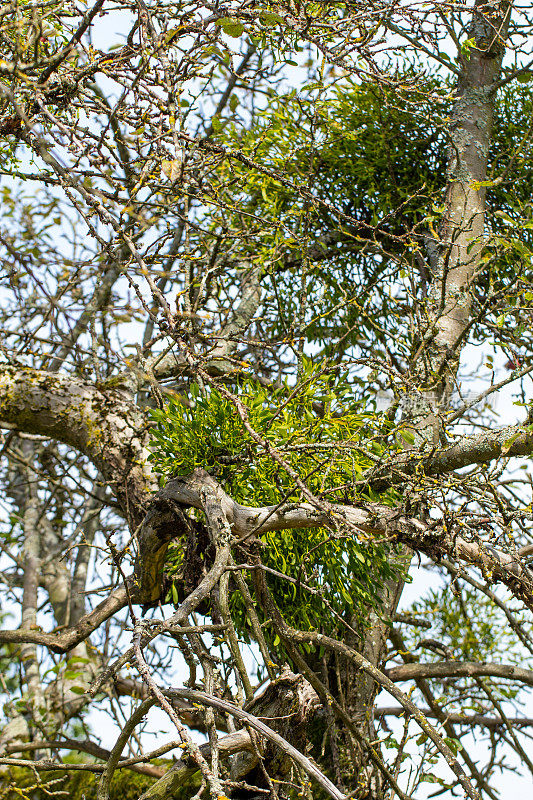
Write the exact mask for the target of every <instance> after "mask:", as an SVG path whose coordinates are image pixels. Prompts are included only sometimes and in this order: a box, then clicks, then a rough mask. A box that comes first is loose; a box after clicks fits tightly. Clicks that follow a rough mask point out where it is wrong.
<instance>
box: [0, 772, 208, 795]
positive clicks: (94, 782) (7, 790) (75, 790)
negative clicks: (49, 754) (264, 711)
mask: <svg viewBox="0 0 533 800" xmlns="http://www.w3.org/2000/svg"><path fill="white" fill-rule="evenodd" d="M98 777H99V776H98V775H94V774H92V773H90V772H85V771H83V772H82V771H79V772H78V771H76V772H70V773H68V772H67V773H65V772H63V771H61V772H59V771H53V772H41V773H39V776H38V778H36V775H35V773H34V772H33V771H30V770H26V769H21V768H18V767H15V768H11V769H10V770H9V772H7V773H5V774H3V775H2V777H1V778H0V790H2V797H3V798H4V800H30V798H31V800H49V798H50V797H53V796H55V795H54V793H55V792H67V793H68V797H69V798H70V800H96V797H97V786H98ZM153 782H154V779H153V778H150V777H148V776H147V775H140V774H139V773H136V772H132V771H131V770H127V769H124V770H117V771H116V772H115V774H114V775H113V779H112V781H111V791H110V795H109V796H110V800H137V798H138V797H140V796H141V794H143V793H144V792H145V791H146V790H147V789H148V788H149V787H150V786H151V785H152V784H153ZM197 789H198V781H195V780H194V779H191V780H189V781H187V782H186V783H184V785H183V786H181V787H180V789H179V790H178V791H176V792H175V793H174V794H173V795H172V797H173V800H187V798H189V797H192V796H193V795H194V793H195V791H196V790H197ZM57 796H58V797H62V796H63V795H62V794H58V795H57ZM65 796H66V795H65Z"/></svg>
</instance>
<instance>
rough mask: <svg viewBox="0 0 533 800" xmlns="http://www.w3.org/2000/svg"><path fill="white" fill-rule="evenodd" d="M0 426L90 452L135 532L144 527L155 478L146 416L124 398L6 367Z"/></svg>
mask: <svg viewBox="0 0 533 800" xmlns="http://www.w3.org/2000/svg"><path fill="white" fill-rule="evenodd" d="M0 421H1V422H3V423H4V424H5V425H7V426H8V427H14V428H16V429H17V430H21V431H25V432H27V433H37V434H40V435H42V436H47V437H50V438H51V439H55V440H56V441H59V442H64V443H65V444H67V445H70V446H71V447H74V448H75V449H76V450H79V451H80V452H82V453H85V455H86V456H87V457H88V458H89V459H90V460H91V461H92V462H93V464H95V466H97V467H98V469H99V470H100V471H101V472H102V474H103V475H104V477H105V479H106V480H107V481H108V482H109V484H110V485H111V487H112V488H113V491H114V493H115V495H116V496H117V498H118V500H119V503H120V505H121V507H122V509H123V510H124V513H125V514H126V517H127V519H128V522H129V524H130V527H133V528H136V527H137V526H138V525H139V523H140V522H141V520H142V518H143V516H144V506H145V503H146V498H147V490H149V489H153V488H155V479H154V476H153V474H152V472H151V470H150V467H149V464H150V462H149V461H148V459H147V455H148V451H147V433H146V422H145V419H144V416H143V414H142V412H141V411H140V409H138V408H137V406H136V405H135V404H134V403H132V402H131V401H130V400H128V399H127V397H126V396H125V394H124V393H122V392H120V391H114V390H112V389H110V388H109V389H108V388H106V387H105V386H95V385H93V384H90V383H85V382H84V381H82V380H80V379H78V378H75V377H73V376H70V375H64V374H63V375H62V374H51V373H49V372H46V371H44V370H36V369H31V368H29V367H11V366H6V367H3V369H2V370H1V371H0ZM1 422H0V424H1Z"/></svg>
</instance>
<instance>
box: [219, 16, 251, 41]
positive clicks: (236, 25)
mask: <svg viewBox="0 0 533 800" xmlns="http://www.w3.org/2000/svg"><path fill="white" fill-rule="evenodd" d="M215 24H216V25H218V26H219V27H220V28H222V30H223V31H224V33H225V34H226V35H227V36H231V37H233V38H234V39H238V38H239V36H242V34H243V33H244V25H243V24H242V22H239V20H238V19H234V18H233V17H221V19H217V21H216V23H215Z"/></svg>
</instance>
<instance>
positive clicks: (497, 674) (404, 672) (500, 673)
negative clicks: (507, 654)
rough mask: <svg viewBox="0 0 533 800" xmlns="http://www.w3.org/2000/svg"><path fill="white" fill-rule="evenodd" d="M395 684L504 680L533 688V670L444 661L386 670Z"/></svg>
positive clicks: (509, 665)
mask: <svg viewBox="0 0 533 800" xmlns="http://www.w3.org/2000/svg"><path fill="white" fill-rule="evenodd" d="M385 674H386V675H387V677H388V678H390V680H391V681H393V682H394V683H399V682H401V681H412V680H416V679H417V678H435V679H439V678H480V677H490V678H503V679H505V680H509V681H520V682H521V683H523V684H525V685H526V686H533V670H529V669H523V668H522V667H515V666H513V665H512V664H476V663H475V662H468V661H466V662H457V661H442V662H439V663H436V664H402V665H401V666H399V667H391V669H388V670H385Z"/></svg>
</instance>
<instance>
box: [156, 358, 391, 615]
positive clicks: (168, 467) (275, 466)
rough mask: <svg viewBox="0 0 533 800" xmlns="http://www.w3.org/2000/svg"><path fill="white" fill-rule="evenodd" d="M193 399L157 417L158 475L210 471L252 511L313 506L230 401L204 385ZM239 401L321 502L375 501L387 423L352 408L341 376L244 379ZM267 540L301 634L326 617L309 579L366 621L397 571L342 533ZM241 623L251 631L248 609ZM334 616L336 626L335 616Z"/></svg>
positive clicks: (382, 551)
mask: <svg viewBox="0 0 533 800" xmlns="http://www.w3.org/2000/svg"><path fill="white" fill-rule="evenodd" d="M190 396H191V397H192V398H193V403H192V405H191V406H190V407H185V406H184V405H182V404H181V403H180V402H179V401H178V400H176V401H172V402H170V403H169V404H168V406H167V407H166V408H165V409H164V410H156V411H153V412H152V413H153V417H154V420H155V422H156V425H155V427H154V429H153V431H152V447H153V452H152V456H151V457H152V461H153V463H154V466H155V468H156V469H157V470H158V471H159V472H161V473H162V474H163V475H166V476H171V475H174V476H176V475H186V474H189V473H191V472H192V471H193V470H194V469H195V468H197V467H202V468H204V469H206V470H208V471H210V472H211V473H212V474H214V475H216V476H217V478H218V480H220V481H221V482H222V484H223V485H224V488H225V489H226V491H227V492H228V493H229V494H230V495H231V496H232V497H233V498H234V499H235V500H237V501H238V502H240V503H242V504H243V505H247V506H264V505H275V504H277V503H280V502H299V501H302V500H303V499H305V498H304V497H303V496H302V492H301V490H300V489H299V488H298V487H297V486H296V485H295V483H294V480H293V478H292V477H291V476H290V475H289V473H288V472H287V470H285V469H284V467H283V466H282V465H280V464H279V463H277V462H276V461H275V460H274V459H273V458H272V456H271V455H270V454H268V453H267V452H266V450H265V448H264V447H263V446H262V445H258V444H257V443H256V442H254V440H253V438H252V437H251V436H250V434H249V433H248V432H247V431H246V430H245V428H244V427H243V424H242V421H241V418H240V416H239V414H238V413H237V409H236V408H235V406H234V404H233V403H232V402H231V400H229V399H227V398H226V397H224V396H223V395H222V394H221V393H220V392H218V391H217V390H215V389H206V390H205V391H204V393H202V392H200V389H199V388H198V387H197V386H192V387H191V392H190ZM238 399H239V402H240V403H242V404H243V406H244V407H245V409H246V412H247V415H248V419H249V422H250V425H251V427H252V428H253V429H254V430H255V431H256V432H257V433H258V434H259V435H260V436H261V438H262V439H263V440H264V441H265V442H268V443H269V444H271V445H273V446H275V447H276V449H277V450H278V452H279V453H281V455H282V458H283V459H284V460H285V462H286V464H287V465H288V466H289V467H290V468H291V469H292V470H294V471H295V472H297V474H298V475H299V477H300V478H301V479H302V480H303V481H304V482H305V483H306V485H307V487H308V488H309V489H310V490H311V491H312V492H313V493H314V494H315V495H316V496H324V497H325V498H326V499H327V500H328V501H331V502H335V501H338V500H343V499H346V496H347V495H349V496H350V497H352V498H353V497H354V496H359V497H360V498H361V500H370V499H376V496H375V495H374V494H373V493H372V492H371V490H370V489H368V487H365V485H364V480H363V475H364V472H365V470H367V469H368V468H369V467H370V466H372V464H373V460H372V458H371V456H374V457H376V456H379V454H380V453H381V452H382V451H383V445H382V444H381V442H380V439H381V437H382V435H383V434H382V431H380V420H379V417H377V416H375V415H372V414H370V413H367V412H364V411H362V410H361V409H360V408H359V407H358V406H356V405H354V404H353V402H352V401H351V400H350V387H349V385H348V384H347V383H346V382H343V380H342V379H338V380H336V381H334V380H333V375H332V374H328V373H327V372H322V373H321V372H320V371H318V370H316V369H315V368H314V367H313V366H312V364H311V362H309V361H308V362H306V364H305V374H304V376H303V379H302V381H301V383H300V384H299V385H298V388H297V389H291V387H290V386H288V385H287V384H283V385H282V386H281V387H279V388H277V389H275V388H274V389H273V388H270V387H269V388H265V387H263V386H261V385H260V384H258V383H257V382H256V381H251V380H244V381H243V382H242V384H241V386H240V388H239V398H238ZM317 406H318V409H319V413H317ZM358 482H359V483H358ZM393 499H394V497H393V494H392V493H389V494H388V495H385V496H382V497H381V500H382V501H383V500H384V501H385V502H387V501H391V502H392V501H393ZM262 538H263V541H264V543H265V544H266V545H267V546H266V547H265V548H264V553H263V561H264V563H265V565H266V566H267V567H270V568H271V569H273V570H276V571H277V572H279V573H283V574H284V575H287V576H288V577H289V579H292V581H291V580H289V581H288V582H287V581H284V580H283V579H281V578H275V579H274V581H273V584H272V585H273V591H274V594H275V599H276V600H277V602H278V603H279V605H280V607H281V608H282V609H283V611H284V612H285V613H286V615H287V617H288V619H289V620H290V621H291V622H293V623H294V624H297V625H298V626H299V627H305V628H312V627H317V626H319V625H321V624H323V619H324V613H323V612H324V607H323V602H322V600H321V599H320V597H317V595H316V594H312V593H309V592H307V591H306V590H305V589H304V588H302V587H301V585H300V583H301V582H305V583H308V584H309V585H311V587H312V588H313V589H315V590H318V591H319V592H320V593H321V594H322V596H323V598H324V600H325V601H326V602H327V603H329V604H330V605H331V606H332V607H333V608H334V610H335V611H336V612H337V613H338V614H344V613H345V612H349V613H350V614H351V616H352V617H359V618H360V619H361V620H364V619H365V618H366V617H367V616H368V609H369V607H375V606H377V604H378V597H379V588H380V585H381V583H382V581H383V580H384V579H386V578H388V577H390V576H391V575H392V574H393V573H394V571H395V567H394V565H393V564H391V563H390V553H389V551H388V550H387V549H386V548H385V547H384V546H382V545H380V544H376V543H374V542H372V541H371V540H367V541H363V539H362V537H361V538H360V540H359V541H358V540H357V539H356V538H355V536H354V534H353V532H346V531H343V530H342V529H341V530H340V531H339V532H338V533H335V532H332V531H331V530H326V529H316V530H285V531H277V532H272V533H267V534H265V535H264V536H263V537H262ZM179 552H180V549H179V548H178V549H177V552H176V551H175V553H176V560H175V562H174V569H175V570H177V569H179V567H180V555H179ZM241 617H242V619H241V622H242V626H243V627H244V626H245V614H244V610H242V613H241ZM327 619H328V620H329V623H328V624H330V625H333V626H334V625H335V624H336V623H335V620H334V619H333V618H332V616H331V615H330V614H328V615H327Z"/></svg>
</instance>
